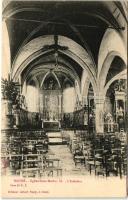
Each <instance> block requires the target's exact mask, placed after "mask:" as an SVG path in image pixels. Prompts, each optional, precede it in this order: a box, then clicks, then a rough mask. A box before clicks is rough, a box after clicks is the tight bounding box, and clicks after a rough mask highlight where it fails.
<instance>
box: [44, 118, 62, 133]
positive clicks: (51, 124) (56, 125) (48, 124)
mask: <svg viewBox="0 0 128 200" xmlns="http://www.w3.org/2000/svg"><path fill="white" fill-rule="evenodd" d="M42 128H43V129H44V130H45V131H59V130H60V128H61V125H60V122H59V121H55V120H49V121H47V120H44V121H43V120H42Z"/></svg>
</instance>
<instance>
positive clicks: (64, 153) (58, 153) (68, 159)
mask: <svg viewBox="0 0 128 200" xmlns="http://www.w3.org/2000/svg"><path fill="white" fill-rule="evenodd" d="M49 150H50V151H51V152H53V153H54V154H55V157H56V158H58V159H60V166H61V168H62V169H63V176H72V175H73V176H80V175H82V176H83V175H88V174H89V172H88V171H87V170H86V169H85V167H84V166H81V165H80V164H78V165H77V166H75V164H74V161H73V156H72V154H71V152H70V150H69V148H68V147H67V145H49Z"/></svg>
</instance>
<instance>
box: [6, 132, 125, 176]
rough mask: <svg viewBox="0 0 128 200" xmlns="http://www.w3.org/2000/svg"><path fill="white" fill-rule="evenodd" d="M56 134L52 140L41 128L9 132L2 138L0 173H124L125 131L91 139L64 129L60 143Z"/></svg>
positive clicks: (34, 174) (44, 174) (94, 174)
mask: <svg viewBox="0 0 128 200" xmlns="http://www.w3.org/2000/svg"><path fill="white" fill-rule="evenodd" d="M6 132H7V131H6ZM6 132H5V133H6ZM5 133H4V132H3V135H4V134H5ZM53 133H54V132H52V136H53ZM16 135H17V136H16ZM49 135H50V134H49ZM56 135H57V134H56V132H55V133H54V140H52V143H51V142H50V140H49V137H48V135H47V133H46V132H44V131H41V130H40V131H21V132H19V131H16V130H14V131H12V130H11V131H9V132H8V134H5V138H4V137H3V138H2V141H3V142H2V175H6V176H9V175H13V176H21V177H49V176H50V177H60V176H64V177H65V176H88V175H90V176H102V177H110V176H119V177H120V178H122V177H124V176H126V173H127V158H126V147H127V146H126V138H125V135H124V134H119V135H118V137H117V135H114V134H109V135H106V136H103V135H99V136H97V137H95V138H94V137H93V138H90V136H89V135H88V134H87V132H86V134H85V131H83V130H79V131H63V135H61V139H62V140H61V142H60V140H59V139H58V140H56V138H55V136H56ZM57 137H58V135H57ZM53 141H54V142H53Z"/></svg>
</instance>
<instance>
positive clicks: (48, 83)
mask: <svg viewBox="0 0 128 200" xmlns="http://www.w3.org/2000/svg"><path fill="white" fill-rule="evenodd" d="M126 7H127V6H126V2H125V1H122V2H121V1H98V2H94V1H75V2H71V1H4V2H3V19H2V29H3V42H2V51H3V56H2V57H3V65H2V82H1V91H2V100H1V102H2V117H1V120H2V123H1V124H2V128H1V160H2V170H1V173H2V175H3V176H10V175H11V176H12V175H16V176H21V177H59V176H87V175H89V176H102V177H110V176H118V177H120V178H122V177H124V176H126V173H127V156H126V151H127V134H126V133H127V127H126V124H127V123H126V120H127V21H128V18H127V9H126Z"/></svg>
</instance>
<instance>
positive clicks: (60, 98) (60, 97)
mask: <svg viewBox="0 0 128 200" xmlns="http://www.w3.org/2000/svg"><path fill="white" fill-rule="evenodd" d="M61 100H62V95H61V94H60V95H59V119H61V106H62V101H61Z"/></svg>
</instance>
